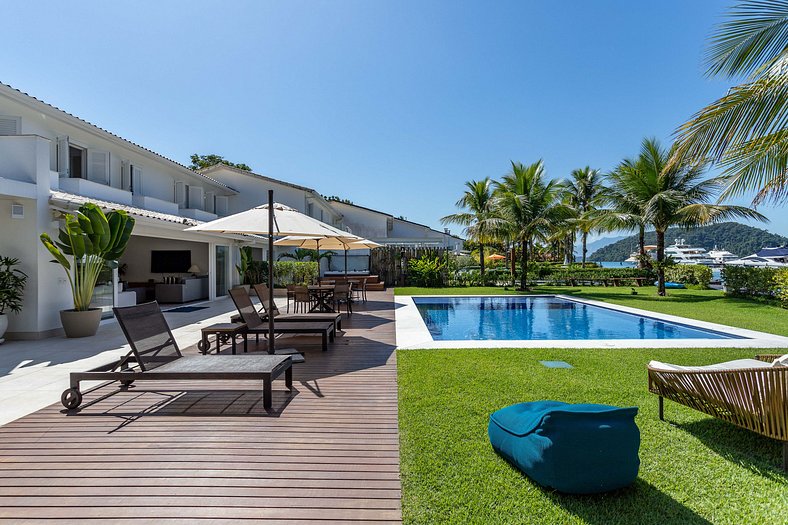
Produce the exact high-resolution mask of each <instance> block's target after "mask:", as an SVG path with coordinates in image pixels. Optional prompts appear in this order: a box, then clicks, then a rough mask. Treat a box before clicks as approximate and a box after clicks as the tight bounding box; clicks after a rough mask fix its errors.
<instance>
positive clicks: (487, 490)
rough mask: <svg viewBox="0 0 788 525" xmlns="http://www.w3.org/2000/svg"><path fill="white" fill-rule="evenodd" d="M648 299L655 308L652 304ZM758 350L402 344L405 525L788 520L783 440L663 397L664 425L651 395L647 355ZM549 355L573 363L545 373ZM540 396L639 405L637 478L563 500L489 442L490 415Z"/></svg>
mask: <svg viewBox="0 0 788 525" xmlns="http://www.w3.org/2000/svg"><path fill="white" fill-rule="evenodd" d="M600 293H601V290H600ZM686 293H689V294H691V295H692V296H693V297H699V298H706V297H708V299H705V300H700V301H699V302H700V304H701V305H702V306H703V307H704V309H705V308H708V309H709V310H711V308H714V307H713V306H711V305H710V304H709V303H707V302H706V301H711V302H713V301H714V300H715V299H714V298H713V297H710V294H709V293H708V292H686ZM615 299H616V300H622V299H623V298H618V297H616V298H615ZM717 301H718V303H719V307H718V308H719V309H720V310H723V309H724V308H731V309H735V308H737V306H736V303H735V302H734V303H728V302H726V301H724V300H720V299H717ZM644 302H646V303H647V304H650V303H649V300H648V299H646V300H645V301H644ZM627 304H631V303H627ZM668 304H671V303H668V302H665V303H658V304H656V307H660V308H664V307H665V306H666V305H668ZM695 304H697V303H695ZM714 304H716V303H714ZM638 306H640V305H638ZM681 306H682V307H684V305H681ZM641 307H642V306H641ZM653 309H656V308H653ZM682 311H684V310H682ZM687 311H689V307H687ZM783 313H788V312H783ZM708 314H709V315H710V312H708ZM725 315H732V314H731V313H730V312H726V313H725ZM769 315H775V314H774V313H770V314H769ZM696 317H698V316H696ZM699 318H700V317H699ZM726 319H727V317H726ZM713 320H721V319H719V318H715V319H713ZM752 322H754V319H753V320H752ZM754 353H756V351H755V350H742V349H738V350H737V349H704V350H698V349H661V350H643V349H639V350H609V349H608V350H569V349H549V350H544V349H538V350H532V349H469V350H401V351H399V352H398V354H397V360H398V367H399V396H400V401H399V418H400V431H401V459H402V482H403V491H404V492H403V514H404V518H405V521H406V523H409V524H419V525H421V524H428V523H463V524H464V523H479V524H492V523H494V524H499V523H501V524H503V523H518V524H519V523H546V524H559V523H589V524H598V525H602V524H614V523H622V524H623V523H626V524H629V523H633V524H657V525H668V524H674V523H676V524H695V523H730V524H736V525H739V524H744V523H748V524H749V523H758V524H767V523H775V524H776V523H785V522H786V516H788V475H786V474H785V473H783V472H782V471H781V470H779V461H780V453H781V452H780V451H781V446H780V445H779V444H778V443H777V442H776V441H774V440H770V439H766V438H762V437H760V436H758V435H756V434H754V433H752V432H748V431H746V430H741V429H738V428H736V427H734V426H733V425H730V424H728V423H725V422H722V421H719V420H716V419H713V418H710V417H708V416H705V415H704V414H701V413H699V412H696V411H694V410H691V409H689V408H685V407H682V406H680V405H677V404H675V403H673V402H671V401H666V402H665V415H666V419H667V421H664V422H663V421H659V419H658V417H657V397H656V396H655V395H653V394H649V393H648V391H647V377H646V363H647V362H648V361H649V360H650V359H659V360H662V361H667V362H674V363H681V364H685V365H691V364H709V363H714V362H720V361H725V360H730V359H735V358H741V357H749V356H752V355H753V354H754ZM544 359H549V360H564V361H567V362H569V363H570V364H572V365H573V366H574V368H573V369H548V368H545V367H544V366H542V365H541V364H539V360H544ZM537 399H554V400H560V401H567V402H592V403H605V404H612V405H619V406H638V407H640V412H639V415H638V417H637V424H638V426H639V427H640V430H641V437H642V439H641V447H640V459H641V466H640V474H639V477H638V480H637V482H636V483H635V484H634V485H633V486H632V487H630V488H627V489H624V490H621V491H618V492H617V493H612V494H607V495H597V496H566V495H560V494H557V493H554V492H551V491H547V490H543V489H541V488H539V487H538V486H537V485H535V484H534V483H532V482H531V481H529V480H528V478H527V477H525V476H523V475H521V474H520V473H519V471H517V470H515V469H514V468H513V467H511V466H510V465H509V464H508V463H506V462H505V461H504V460H502V459H501V458H499V457H498V456H497V455H496V454H495V453H494V452H493V450H492V448H491V447H490V445H489V442H488V440H487V422H488V417H489V414H490V413H491V412H493V411H495V410H497V409H498V408H501V407H504V406H507V405H510V404H512V403H518V402H522V401H531V400H537Z"/></svg>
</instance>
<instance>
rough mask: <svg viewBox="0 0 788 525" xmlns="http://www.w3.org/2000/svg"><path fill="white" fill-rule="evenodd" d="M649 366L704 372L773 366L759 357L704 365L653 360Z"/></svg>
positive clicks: (659, 368)
mask: <svg viewBox="0 0 788 525" xmlns="http://www.w3.org/2000/svg"><path fill="white" fill-rule="evenodd" d="M648 366H649V368H654V369H656V370H665V371H668V372H702V371H704V370H709V371H712V370H741V369H744V368H765V367H769V366H772V365H771V363H766V362H764V361H759V360H758V359H735V360H733V361H725V362H724V363H715V364H713V365H704V366H680V365H672V364H670V363H661V362H659V361H651V362H650V363H649V364H648Z"/></svg>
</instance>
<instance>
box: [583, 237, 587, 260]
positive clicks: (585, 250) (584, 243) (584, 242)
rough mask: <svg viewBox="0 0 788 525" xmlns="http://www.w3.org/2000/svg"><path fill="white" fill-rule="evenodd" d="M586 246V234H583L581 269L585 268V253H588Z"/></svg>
mask: <svg viewBox="0 0 788 525" xmlns="http://www.w3.org/2000/svg"><path fill="white" fill-rule="evenodd" d="M587 244H588V233H587V232H583V268H585V267H586V252H587V251H588V248H587Z"/></svg>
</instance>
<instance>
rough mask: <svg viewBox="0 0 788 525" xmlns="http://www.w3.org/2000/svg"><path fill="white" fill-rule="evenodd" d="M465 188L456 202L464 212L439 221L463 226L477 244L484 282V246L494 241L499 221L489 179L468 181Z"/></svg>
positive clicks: (466, 233)
mask: <svg viewBox="0 0 788 525" xmlns="http://www.w3.org/2000/svg"><path fill="white" fill-rule="evenodd" d="M465 188H466V190H465V193H464V194H463V195H462V197H460V199H459V200H458V201H457V207H458V208H460V209H461V210H465V211H463V212H461V213H454V214H452V215H447V216H445V217H443V218H442V219H441V223H442V224H451V223H454V224H459V225H461V226H464V227H465V230H464V232H465V235H466V236H467V237H468V238H469V239H471V240H473V241H475V242H477V243H478V244H479V266H480V269H481V272H480V273H481V278H482V282H484V245H485V243H489V242H491V241H493V240H495V232H496V230H497V228H498V227H499V225H500V220H499V219H498V217H497V216H496V214H495V209H494V207H493V198H492V182H491V181H490V178H489V177H485V178H483V179H482V180H469V181H468V182H466V183H465Z"/></svg>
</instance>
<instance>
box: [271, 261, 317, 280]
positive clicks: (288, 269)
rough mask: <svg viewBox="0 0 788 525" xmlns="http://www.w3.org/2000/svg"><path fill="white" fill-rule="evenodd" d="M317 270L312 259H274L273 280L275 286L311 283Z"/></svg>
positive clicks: (315, 277) (315, 278) (315, 263)
mask: <svg viewBox="0 0 788 525" xmlns="http://www.w3.org/2000/svg"><path fill="white" fill-rule="evenodd" d="M318 272H319V270H318V266H317V262H314V261H276V262H275V263H274V282H275V283H276V285H277V286H287V285H288V284H298V285H303V284H312V283H313V282H315V281H316V280H317V276H318Z"/></svg>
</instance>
